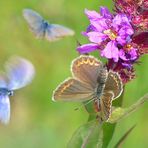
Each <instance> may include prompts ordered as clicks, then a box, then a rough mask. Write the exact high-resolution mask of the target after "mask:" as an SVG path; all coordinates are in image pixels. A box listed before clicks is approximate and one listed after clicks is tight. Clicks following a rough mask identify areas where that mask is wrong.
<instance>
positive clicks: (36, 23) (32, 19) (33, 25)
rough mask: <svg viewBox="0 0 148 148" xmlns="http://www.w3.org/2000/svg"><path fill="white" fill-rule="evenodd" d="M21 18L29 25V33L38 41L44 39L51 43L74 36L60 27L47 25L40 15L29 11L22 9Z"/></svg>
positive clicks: (71, 32)
mask: <svg viewBox="0 0 148 148" xmlns="http://www.w3.org/2000/svg"><path fill="white" fill-rule="evenodd" d="M23 16H24V18H25V20H26V21H27V23H28V24H29V27H30V29H31V31H32V32H33V33H34V34H35V36H36V37H37V38H39V39H41V38H46V39H47V40H48V41H50V42H52V41H57V40H59V39H61V38H63V37H66V36H72V35H74V31H73V30H71V29H69V28H67V27H64V26H62V25H58V24H49V23H48V22H47V21H46V20H44V19H43V18H42V16H41V15H40V14H38V13H37V12H35V11H33V10H31V9H24V10H23Z"/></svg>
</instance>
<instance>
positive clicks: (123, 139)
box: [114, 125, 136, 148]
mask: <svg viewBox="0 0 148 148" xmlns="http://www.w3.org/2000/svg"><path fill="white" fill-rule="evenodd" d="M135 126H136V125H133V126H132V127H131V128H130V129H129V130H128V131H127V132H126V133H125V134H124V135H123V136H122V137H121V139H120V140H119V141H118V143H117V144H116V145H115V146H114V148H120V147H121V146H122V144H123V142H124V141H125V140H126V138H127V137H128V135H129V134H130V133H131V132H132V130H133V129H134V128H135Z"/></svg>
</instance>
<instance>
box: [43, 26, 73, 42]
mask: <svg viewBox="0 0 148 148" xmlns="http://www.w3.org/2000/svg"><path fill="white" fill-rule="evenodd" d="M72 35H74V31H73V30H71V29H69V28H67V27H64V26H62V25H58V24H49V25H48V27H47V29H46V32H45V38H46V39H47V40H48V41H50V42H52V41H56V40H59V39H61V38H63V37H66V36H72Z"/></svg>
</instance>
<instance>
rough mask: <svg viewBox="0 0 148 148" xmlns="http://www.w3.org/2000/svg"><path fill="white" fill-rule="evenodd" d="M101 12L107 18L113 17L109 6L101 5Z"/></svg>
mask: <svg viewBox="0 0 148 148" xmlns="http://www.w3.org/2000/svg"><path fill="white" fill-rule="evenodd" d="M100 14H101V15H102V16H103V17H104V18H107V19H112V14H111V13H110V12H109V10H108V8H107V7H100Z"/></svg>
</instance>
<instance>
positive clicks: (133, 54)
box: [119, 48, 138, 61]
mask: <svg viewBox="0 0 148 148" xmlns="http://www.w3.org/2000/svg"><path fill="white" fill-rule="evenodd" d="M119 57H120V58H121V59H122V60H124V61H129V60H135V59H137V57H138V55H137V49H136V48H133V49H132V50H130V51H129V52H125V51H124V50H123V49H120V51H119Z"/></svg>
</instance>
